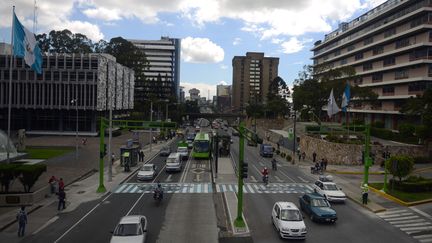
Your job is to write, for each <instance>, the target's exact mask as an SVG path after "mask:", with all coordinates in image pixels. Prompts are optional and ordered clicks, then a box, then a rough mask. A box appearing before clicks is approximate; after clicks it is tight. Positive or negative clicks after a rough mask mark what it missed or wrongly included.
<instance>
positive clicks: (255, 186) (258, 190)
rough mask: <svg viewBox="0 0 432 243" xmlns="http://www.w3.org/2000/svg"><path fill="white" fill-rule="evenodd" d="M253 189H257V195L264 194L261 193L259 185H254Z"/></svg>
mask: <svg viewBox="0 0 432 243" xmlns="http://www.w3.org/2000/svg"><path fill="white" fill-rule="evenodd" d="M253 187H254V188H255V191H256V192H257V193H262V192H261V191H260V189H259V187H258V185H257V184H254V185H253Z"/></svg>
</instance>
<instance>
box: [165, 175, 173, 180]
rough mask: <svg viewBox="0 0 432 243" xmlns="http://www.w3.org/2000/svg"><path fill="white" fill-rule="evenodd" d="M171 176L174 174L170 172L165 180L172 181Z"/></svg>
mask: <svg viewBox="0 0 432 243" xmlns="http://www.w3.org/2000/svg"><path fill="white" fill-rule="evenodd" d="M171 177H172V174H169V175H168V177H167V178H166V180H165V181H166V182H170V181H172V178H171Z"/></svg>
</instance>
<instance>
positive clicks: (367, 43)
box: [363, 37, 373, 46]
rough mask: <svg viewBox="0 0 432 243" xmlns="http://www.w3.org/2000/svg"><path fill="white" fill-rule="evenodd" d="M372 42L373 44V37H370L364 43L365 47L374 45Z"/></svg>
mask: <svg viewBox="0 0 432 243" xmlns="http://www.w3.org/2000/svg"><path fill="white" fill-rule="evenodd" d="M372 42H373V37H369V38H366V39H365V40H364V41H363V45H365V46H366V45H369V44H372Z"/></svg>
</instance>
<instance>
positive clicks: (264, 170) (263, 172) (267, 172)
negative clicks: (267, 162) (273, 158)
mask: <svg viewBox="0 0 432 243" xmlns="http://www.w3.org/2000/svg"><path fill="white" fill-rule="evenodd" d="M261 174H262V175H263V182H264V183H266V184H267V182H268V175H269V171H268V169H267V166H266V167H264V169H263V170H262V171H261Z"/></svg>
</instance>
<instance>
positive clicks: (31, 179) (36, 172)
mask: <svg viewBox="0 0 432 243" xmlns="http://www.w3.org/2000/svg"><path fill="white" fill-rule="evenodd" d="M45 171H46V165H45V164H33V165H21V166H19V167H17V168H16V172H17V174H18V175H19V176H18V178H19V180H20V182H21V184H22V185H23V186H24V191H25V192H30V190H31V188H32V187H33V186H34V184H35V183H36V181H37V180H38V178H39V176H40V175H42V173H43V172H45Z"/></svg>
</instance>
